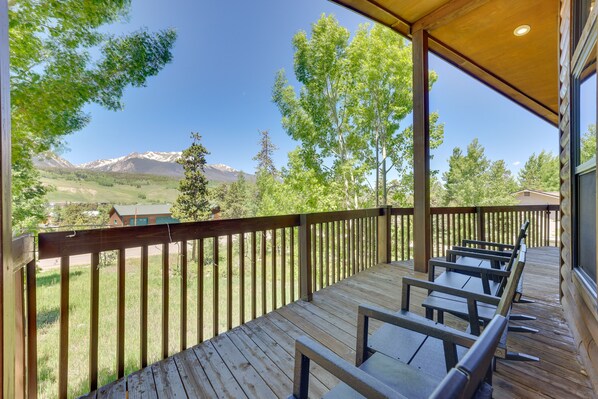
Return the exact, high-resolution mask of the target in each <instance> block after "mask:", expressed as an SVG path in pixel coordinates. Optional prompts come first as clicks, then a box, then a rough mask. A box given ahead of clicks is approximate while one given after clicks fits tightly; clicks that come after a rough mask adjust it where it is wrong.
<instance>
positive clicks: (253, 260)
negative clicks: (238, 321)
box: [251, 231, 257, 319]
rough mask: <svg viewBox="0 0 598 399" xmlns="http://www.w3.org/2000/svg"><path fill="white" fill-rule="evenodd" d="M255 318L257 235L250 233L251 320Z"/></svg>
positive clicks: (253, 232)
mask: <svg viewBox="0 0 598 399" xmlns="http://www.w3.org/2000/svg"><path fill="white" fill-rule="evenodd" d="M256 317H257V234H256V233H255V231H252V232H251V318H252V319H255V318H256Z"/></svg>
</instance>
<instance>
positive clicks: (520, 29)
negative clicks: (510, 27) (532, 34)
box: [513, 25, 532, 36]
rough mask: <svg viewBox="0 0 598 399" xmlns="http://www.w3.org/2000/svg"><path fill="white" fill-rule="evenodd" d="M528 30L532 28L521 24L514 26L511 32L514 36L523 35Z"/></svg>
mask: <svg viewBox="0 0 598 399" xmlns="http://www.w3.org/2000/svg"><path fill="white" fill-rule="evenodd" d="M530 30H532V28H531V27H530V26H529V25H521V26H518V27H516V28H515V30H514V31H513V34H514V35H515V36H524V35H527V34H528V33H529V31H530Z"/></svg>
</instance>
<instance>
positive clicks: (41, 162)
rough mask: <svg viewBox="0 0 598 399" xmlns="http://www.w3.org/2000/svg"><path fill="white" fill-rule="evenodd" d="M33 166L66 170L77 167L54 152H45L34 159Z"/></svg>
mask: <svg viewBox="0 0 598 399" xmlns="http://www.w3.org/2000/svg"><path fill="white" fill-rule="evenodd" d="M33 165H35V166H36V167H38V168H42V169H43V168H64V169H71V168H74V167H75V166H74V165H73V164H72V163H70V162H69V161H67V160H66V159H64V158H62V157H59V156H58V155H56V154H54V153H53V152H45V153H43V154H39V155H37V156H35V157H33Z"/></svg>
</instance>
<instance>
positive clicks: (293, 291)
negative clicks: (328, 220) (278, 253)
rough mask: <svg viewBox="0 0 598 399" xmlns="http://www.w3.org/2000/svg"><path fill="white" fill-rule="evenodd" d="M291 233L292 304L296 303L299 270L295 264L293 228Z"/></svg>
mask: <svg viewBox="0 0 598 399" xmlns="http://www.w3.org/2000/svg"><path fill="white" fill-rule="evenodd" d="M290 233H291V237H290V241H291V248H290V252H291V253H290V256H289V259H290V262H289V263H290V269H291V270H290V271H291V273H290V280H291V302H293V301H295V299H296V298H295V270H298V267H296V266H295V265H297V262H295V228H294V227H291V229H290Z"/></svg>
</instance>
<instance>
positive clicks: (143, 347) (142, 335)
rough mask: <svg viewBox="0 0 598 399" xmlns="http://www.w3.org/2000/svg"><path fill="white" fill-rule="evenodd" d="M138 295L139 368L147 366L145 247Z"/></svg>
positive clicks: (146, 259) (146, 261) (142, 255)
mask: <svg viewBox="0 0 598 399" xmlns="http://www.w3.org/2000/svg"><path fill="white" fill-rule="evenodd" d="M139 280H140V286H141V287H140V290H141V293H140V295H139V302H140V303H139V308H140V309H139V363H140V364H141V367H146V366H147V331H148V318H147V314H148V307H147V302H148V292H147V285H148V249H147V245H144V246H142V247H141V270H140V276H139Z"/></svg>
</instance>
